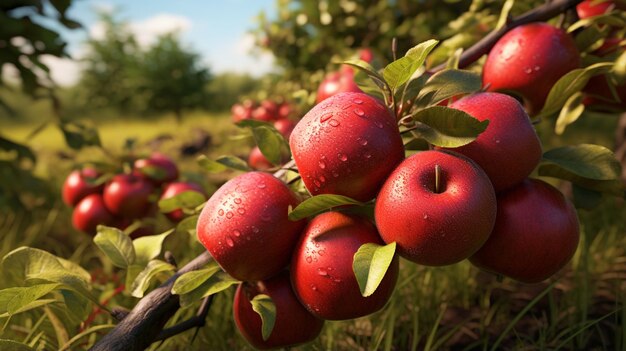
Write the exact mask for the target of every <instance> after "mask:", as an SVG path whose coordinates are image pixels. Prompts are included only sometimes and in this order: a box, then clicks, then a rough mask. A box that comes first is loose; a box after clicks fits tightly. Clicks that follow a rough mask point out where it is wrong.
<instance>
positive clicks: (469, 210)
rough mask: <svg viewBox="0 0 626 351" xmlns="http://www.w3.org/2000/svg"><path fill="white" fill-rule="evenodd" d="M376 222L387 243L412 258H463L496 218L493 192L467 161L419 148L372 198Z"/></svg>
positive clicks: (431, 262)
mask: <svg viewBox="0 0 626 351" xmlns="http://www.w3.org/2000/svg"><path fill="white" fill-rule="evenodd" d="M375 216H376V225H377V227H378V230H379V231H380V236H381V237H382V238H383V240H384V241H385V242H386V243H391V242H394V241H395V242H396V245H397V250H398V253H399V254H400V255H401V256H402V257H404V258H406V259H408V260H410V261H413V262H415V263H419V264H423V265H428V266H443V265H449V264H453V263H457V262H459V261H462V260H464V259H466V258H468V257H469V256H471V255H472V254H473V253H474V252H476V250H478V249H479V248H480V247H481V246H482V244H484V243H485V241H486V240H487V238H488V237H489V234H491V230H492V229H493V225H494V222H495V219H496V194H495V191H494V190H493V186H492V185H491V182H490V181H489V177H487V174H485V172H484V171H483V170H482V169H481V168H480V167H479V166H478V165H477V164H476V163H474V162H473V161H472V160H470V159H469V158H467V157H465V156H462V155H460V154H457V153H454V152H449V151H434V150H433V151H423V152H419V153H417V154H415V155H413V156H411V157H409V158H407V159H406V160H404V161H403V162H402V163H401V164H400V165H399V166H398V167H397V168H396V169H395V170H394V171H393V173H391V175H390V176H389V178H387V181H386V182H385V184H384V185H383V187H382V189H381V190H380V193H378V197H377V198H376V208H375Z"/></svg>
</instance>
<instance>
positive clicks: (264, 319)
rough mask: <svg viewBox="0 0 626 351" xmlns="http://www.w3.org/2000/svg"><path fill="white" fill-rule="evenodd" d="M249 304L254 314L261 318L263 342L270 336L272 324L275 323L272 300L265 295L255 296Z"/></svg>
mask: <svg viewBox="0 0 626 351" xmlns="http://www.w3.org/2000/svg"><path fill="white" fill-rule="evenodd" d="M250 303H251V304H252V309H253V310H254V312H256V313H258V314H259V316H260V317H261V335H262V336H263V340H267V339H269V337H270V335H271V334H272V330H273V329H274V323H276V305H275V304H274V301H272V298H271V297H269V296H267V295H265V294H259V295H257V296H255V297H254V298H252V300H251V301H250Z"/></svg>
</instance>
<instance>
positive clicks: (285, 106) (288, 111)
mask: <svg viewBox="0 0 626 351" xmlns="http://www.w3.org/2000/svg"><path fill="white" fill-rule="evenodd" d="M293 113H294V108H293V106H291V104H290V103H288V102H283V103H282V104H280V107H279V108H278V120H286V119H288V118H289V117H291V115H292V114H293Z"/></svg>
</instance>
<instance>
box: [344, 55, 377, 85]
mask: <svg viewBox="0 0 626 351" xmlns="http://www.w3.org/2000/svg"><path fill="white" fill-rule="evenodd" d="M341 63H342V64H344V65H348V66H352V67H354V68H356V69H358V70H359V71H360V72H363V73H365V74H366V75H367V76H368V77H369V78H370V79H371V81H372V82H373V83H374V84H375V85H376V86H377V87H378V88H379V89H381V90H385V88H386V87H387V83H386V82H385V78H384V77H383V76H382V75H381V74H380V73H378V72H377V71H376V69H374V67H372V66H371V65H370V64H369V63H367V62H365V61H362V60H348V61H343V62H341Z"/></svg>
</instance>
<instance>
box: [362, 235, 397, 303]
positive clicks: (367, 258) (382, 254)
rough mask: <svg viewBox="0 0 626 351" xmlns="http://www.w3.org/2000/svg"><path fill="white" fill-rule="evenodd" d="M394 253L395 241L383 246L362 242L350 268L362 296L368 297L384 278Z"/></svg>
mask: <svg viewBox="0 0 626 351" xmlns="http://www.w3.org/2000/svg"><path fill="white" fill-rule="evenodd" d="M395 255H396V243H395V242H392V243H390V244H387V245H384V246H382V245H378V244H373V243H367V244H363V245H361V247H360V248H359V250H358V251H357V252H356V253H355V254H354V259H353V261H352V269H353V270H354V276H355V277H356V280H357V282H358V283H359V289H360V290H361V295H362V296H363V297H368V296H370V295H372V294H373V293H374V292H375V291H376V289H377V288H378V286H379V285H380V283H381V282H382V281H383V278H385V274H386V273H387V270H388V269H389V266H390V265H391V262H393V259H394V258H395Z"/></svg>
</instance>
